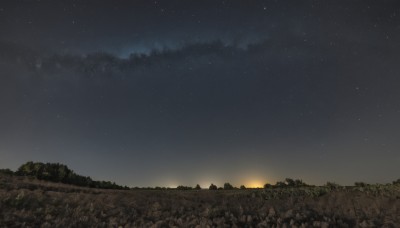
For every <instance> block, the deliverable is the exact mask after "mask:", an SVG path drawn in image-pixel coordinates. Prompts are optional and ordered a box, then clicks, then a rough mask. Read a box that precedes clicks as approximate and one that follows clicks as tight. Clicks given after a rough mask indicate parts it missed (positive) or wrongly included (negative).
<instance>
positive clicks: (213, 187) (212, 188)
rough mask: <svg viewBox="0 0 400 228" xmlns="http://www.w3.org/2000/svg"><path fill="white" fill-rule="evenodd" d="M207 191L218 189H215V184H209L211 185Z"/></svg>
mask: <svg viewBox="0 0 400 228" xmlns="http://www.w3.org/2000/svg"><path fill="white" fill-rule="evenodd" d="M208 189H209V190H217V189H218V188H217V186H216V185H215V184H212V183H211V185H210V187H208Z"/></svg>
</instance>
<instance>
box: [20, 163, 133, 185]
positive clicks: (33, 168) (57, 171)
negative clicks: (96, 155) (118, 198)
mask: <svg viewBox="0 0 400 228" xmlns="http://www.w3.org/2000/svg"><path fill="white" fill-rule="evenodd" d="M15 174H16V175H19V176H33V177H36V178H37V179H39V180H47V181H52V182H61V183H64V184H72V185H77V186H83V187H91V188H105V189H128V187H126V186H125V187H123V186H120V185H117V184H115V183H114V182H110V181H94V180H92V178H90V177H85V176H81V175H78V174H76V173H75V172H74V171H72V170H71V169H69V168H68V167H67V166H66V165H63V164H59V163H46V164H45V163H42V162H32V161H30V162H27V163H25V164H23V165H21V166H20V167H19V168H18V170H17V172H15Z"/></svg>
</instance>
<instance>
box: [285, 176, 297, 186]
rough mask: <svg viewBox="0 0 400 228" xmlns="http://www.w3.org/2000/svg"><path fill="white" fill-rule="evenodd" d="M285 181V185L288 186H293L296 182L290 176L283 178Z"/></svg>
mask: <svg viewBox="0 0 400 228" xmlns="http://www.w3.org/2000/svg"><path fill="white" fill-rule="evenodd" d="M285 182H286V184H287V186H289V187H294V186H296V182H295V181H294V180H293V179H291V178H286V179H285Z"/></svg>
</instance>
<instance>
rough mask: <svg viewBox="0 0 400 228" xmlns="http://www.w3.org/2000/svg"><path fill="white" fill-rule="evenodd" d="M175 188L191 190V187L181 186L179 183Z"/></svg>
mask: <svg viewBox="0 0 400 228" xmlns="http://www.w3.org/2000/svg"><path fill="white" fill-rule="evenodd" d="M176 189H178V190H192V189H193V188H192V187H189V186H183V185H179V186H178V187H176Z"/></svg>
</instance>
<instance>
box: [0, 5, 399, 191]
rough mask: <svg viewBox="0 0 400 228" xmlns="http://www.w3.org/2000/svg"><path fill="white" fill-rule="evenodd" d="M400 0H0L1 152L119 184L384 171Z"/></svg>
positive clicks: (395, 151) (370, 177) (392, 121)
mask: <svg viewBox="0 0 400 228" xmlns="http://www.w3.org/2000/svg"><path fill="white" fill-rule="evenodd" d="M399 61H400V3H399V2H398V1H396V0H382V1H372V0H365V1H347V0H346V1H344V0H339V1H330V0H328V1H316V0H305V1H294V0H293V1H290V0H287V1H273V0H269V1H261V0H254V1H235V0H232V1H229V0H225V1H222V0H214V1H209V0H205V1H191V0H188V1H186V0H185V1H183V0H180V1H178V0H156V1H147V0H146V1H144V0H138V1H122V0H116V1H111V0H110V1H94V0H82V1H74V0H69V1H67V0H64V1H45V0H42V1H39V0H37V1H34V0H17V1H16V0H12V1H11V0H3V1H1V2H0V158H1V159H0V167H1V168H11V169H14V170H15V169H16V168H17V167H18V166H19V165H20V164H22V163H24V162H26V161H30V160H32V161H41V162H60V163H63V164H66V165H68V166H69V167H70V168H71V169H73V170H74V171H75V172H77V173H79V174H82V175H88V176H91V177H92V178H93V179H98V180H111V181H115V182H117V183H118V184H123V185H128V186H132V187H133V186H170V187H173V186H177V185H190V186H194V185H195V184H197V183H199V184H200V185H201V186H202V187H208V186H209V185H210V183H214V184H216V185H218V186H221V185H222V184H223V183H225V182H230V183H231V184H233V185H236V186H239V185H241V184H244V185H246V186H262V185H263V184H264V183H267V182H268V183H275V182H276V181H278V180H282V179H284V178H285V177H291V178H299V179H302V180H303V181H305V182H306V183H310V184H318V185H319V184H324V183H326V181H333V182H336V183H339V184H352V183H354V182H355V181H365V182H370V183H386V182H391V181H392V180H395V179H398V178H399V176H398V174H399V173H400V166H399V165H398V164H400V153H399V149H400V140H399V138H400V90H399V85H400V78H399V77H400V64H399Z"/></svg>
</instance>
